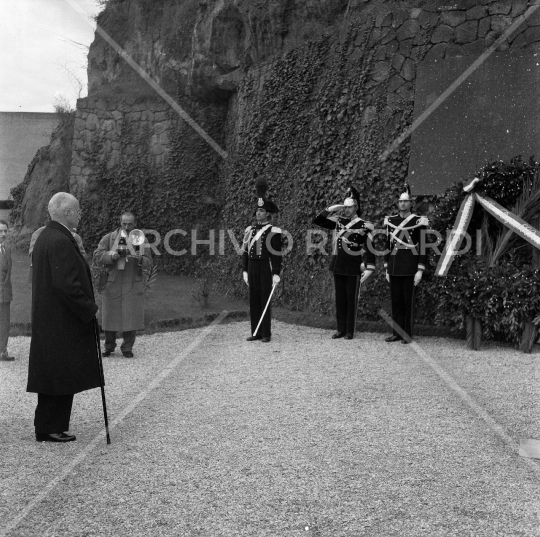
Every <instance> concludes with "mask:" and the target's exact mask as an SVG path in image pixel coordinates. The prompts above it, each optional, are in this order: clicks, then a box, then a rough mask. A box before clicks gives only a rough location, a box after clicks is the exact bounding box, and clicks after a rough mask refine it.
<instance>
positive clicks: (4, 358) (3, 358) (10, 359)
mask: <svg viewBox="0 0 540 537" xmlns="http://www.w3.org/2000/svg"><path fill="white" fill-rule="evenodd" d="M13 360H15V357H14V356H8V355H7V354H3V355H2V356H0V362H13Z"/></svg>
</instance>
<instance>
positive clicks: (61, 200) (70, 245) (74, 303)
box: [27, 192, 101, 442]
mask: <svg viewBox="0 0 540 537" xmlns="http://www.w3.org/2000/svg"><path fill="white" fill-rule="evenodd" d="M48 209H49V213H50V215H51V219H52V220H51V222H49V223H48V224H47V226H46V227H45V229H44V230H43V232H42V233H41V235H40V236H39V238H38V239H37V241H36V244H35V246H34V250H33V252H32V264H33V274H32V340H31V343H30V359H29V365H28V386H27V391H29V392H35V393H37V394H38V404H37V408H36V414H35V420H34V425H35V429H36V440H38V441H49V442H69V441H72V440H75V436H73V435H70V434H68V433H67V431H68V429H69V420H70V415H71V407H72V404H73V395H74V394H76V393H79V392H82V391H84V390H90V389H92V388H98V387H99V386H100V379H101V371H100V365H99V360H98V355H97V352H98V347H97V341H96V327H97V325H96V321H95V315H96V312H97V309H98V307H97V305H96V303H95V300H94V292H93V289H92V276H91V273H90V267H89V266H88V263H87V262H86V260H85V259H84V257H83V256H82V255H81V252H80V250H79V247H78V246H77V243H76V242H75V239H74V238H73V235H72V233H71V230H72V229H73V228H76V227H77V225H78V223H79V218H80V209H79V202H78V201H77V199H76V198H75V197H73V196H72V195H71V194H67V193H66V192H59V193H57V194H55V195H54V196H53V197H52V198H51V200H50V202H49V207H48Z"/></svg>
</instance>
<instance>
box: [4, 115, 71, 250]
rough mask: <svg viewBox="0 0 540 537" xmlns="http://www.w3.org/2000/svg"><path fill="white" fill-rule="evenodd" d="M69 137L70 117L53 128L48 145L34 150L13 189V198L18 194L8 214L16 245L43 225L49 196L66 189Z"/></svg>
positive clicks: (68, 164)
mask: <svg viewBox="0 0 540 537" xmlns="http://www.w3.org/2000/svg"><path fill="white" fill-rule="evenodd" d="M72 140H73V117H70V118H65V119H64V121H63V122H62V123H61V124H60V125H59V126H58V127H57V128H56V129H55V131H54V132H53V134H52V135H51V141H50V144H49V145H48V146H45V147H42V148H41V149H40V150H39V151H38V152H37V153H36V156H35V157H34V159H33V160H32V162H31V163H30V165H29V166H28V171H27V173H26V176H25V178H24V181H23V183H22V185H19V186H18V187H16V188H15V191H16V192H15V193H14V197H16V196H18V195H20V199H19V200H18V204H17V205H18V206H17V212H16V214H13V212H12V215H11V217H12V218H14V219H15V224H16V225H17V227H18V228H19V233H18V237H17V244H18V245H20V246H23V247H25V246H26V245H27V244H28V242H29V240H30V235H31V234H32V233H33V232H34V231H35V230H36V229H37V228H38V227H40V226H41V225H43V223H44V222H45V220H46V218H47V204H48V202H49V200H50V199H51V197H52V195H53V194H55V193H56V192H62V191H64V192H69V188H70V187H69V174H70V167H71V152H72V147H71V142H72ZM17 191H18V192H17Z"/></svg>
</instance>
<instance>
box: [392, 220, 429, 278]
mask: <svg viewBox="0 0 540 537" xmlns="http://www.w3.org/2000/svg"><path fill="white" fill-rule="evenodd" d="M384 226H385V227H386V252H387V253H386V254H385V256H384V268H385V269H386V271H387V272H388V274H390V275H391V276H414V274H416V272H418V271H419V270H425V268H426V258H427V252H426V248H425V243H426V231H427V226H428V220H427V218H426V217H425V216H418V215H416V214H411V215H409V216H407V217H405V218H402V217H401V216H399V214H395V215H392V216H387V217H386V218H385V219H384Z"/></svg>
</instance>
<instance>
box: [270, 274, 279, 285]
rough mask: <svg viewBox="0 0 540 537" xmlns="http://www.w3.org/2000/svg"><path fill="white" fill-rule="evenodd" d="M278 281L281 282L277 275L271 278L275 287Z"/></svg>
mask: <svg viewBox="0 0 540 537" xmlns="http://www.w3.org/2000/svg"><path fill="white" fill-rule="evenodd" d="M280 281H281V278H280V277H279V276H278V275H277V274H274V275H273V276H272V284H273V285H277V284H278V283H279V282H280Z"/></svg>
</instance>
